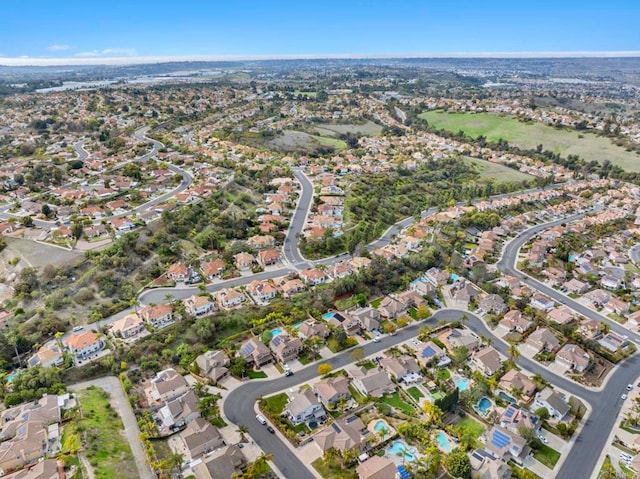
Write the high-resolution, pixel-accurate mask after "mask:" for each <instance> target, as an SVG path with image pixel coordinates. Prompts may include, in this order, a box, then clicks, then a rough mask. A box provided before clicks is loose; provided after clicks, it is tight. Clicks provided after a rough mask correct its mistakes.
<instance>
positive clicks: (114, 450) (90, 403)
mask: <svg viewBox="0 0 640 479" xmlns="http://www.w3.org/2000/svg"><path fill="white" fill-rule="evenodd" d="M78 395H79V399H80V406H81V408H82V417H78V418H76V420H74V421H73V422H72V423H69V424H68V425H67V426H65V429H67V428H70V431H69V432H67V431H65V436H66V437H68V438H73V437H75V438H77V439H76V440H77V441H79V438H80V435H81V434H84V435H86V446H85V454H86V456H87V459H89V462H90V463H91V465H92V466H93V469H94V473H95V477H96V479H116V478H117V479H129V478H130V479H135V478H137V477H138V470H137V468H136V465H135V462H134V459H133V454H132V452H131V448H130V447H129V443H128V442H127V440H126V439H125V438H124V437H123V435H122V433H123V430H124V426H123V424H122V419H120V416H119V415H118V413H117V412H116V411H115V410H114V409H112V408H111V404H109V395H108V394H107V393H106V392H104V391H103V390H102V389H98V388H88V389H85V390H84V391H82V392H80V393H79V394H78ZM78 445H79V444H78Z"/></svg>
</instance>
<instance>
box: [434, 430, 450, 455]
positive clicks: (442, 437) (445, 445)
mask: <svg viewBox="0 0 640 479" xmlns="http://www.w3.org/2000/svg"><path fill="white" fill-rule="evenodd" d="M436 441H438V447H440V449H441V450H442V451H443V452H447V453H449V452H451V451H452V450H453V444H451V441H450V440H449V438H448V437H447V435H446V434H445V433H444V432H442V431H438V434H436Z"/></svg>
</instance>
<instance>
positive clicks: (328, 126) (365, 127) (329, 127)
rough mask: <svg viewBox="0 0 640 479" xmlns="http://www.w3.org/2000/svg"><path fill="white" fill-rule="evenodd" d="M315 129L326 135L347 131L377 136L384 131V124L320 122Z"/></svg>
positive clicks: (340, 133) (369, 122) (342, 133)
mask: <svg viewBox="0 0 640 479" xmlns="http://www.w3.org/2000/svg"><path fill="white" fill-rule="evenodd" d="M315 131H317V132H318V134H320V135H324V136H339V135H344V134H345V133H354V134H359V135H365V136H375V135H379V134H380V133H382V126H380V125H378V124H377V123H374V122H372V121H367V122H365V123H362V124H357V123H342V124H341V123H319V124H317V125H316V126H315Z"/></svg>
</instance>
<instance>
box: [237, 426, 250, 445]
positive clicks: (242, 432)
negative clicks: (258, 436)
mask: <svg viewBox="0 0 640 479" xmlns="http://www.w3.org/2000/svg"><path fill="white" fill-rule="evenodd" d="M236 432H237V433H238V434H240V442H247V437H246V436H245V434H247V433H248V432H249V428H248V427H247V426H245V425H244V424H238V429H236Z"/></svg>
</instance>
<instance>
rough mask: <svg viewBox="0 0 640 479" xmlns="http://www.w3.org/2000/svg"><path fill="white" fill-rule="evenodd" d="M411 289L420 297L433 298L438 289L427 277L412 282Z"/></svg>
mask: <svg viewBox="0 0 640 479" xmlns="http://www.w3.org/2000/svg"><path fill="white" fill-rule="evenodd" d="M409 288H410V289H411V290H412V291H415V292H416V293H418V294H419V295H420V296H429V297H433V296H435V294H436V287H435V286H434V285H433V283H431V282H430V281H429V280H427V279H426V278H425V277H420V278H417V279H414V280H413V281H411V283H410V284H409Z"/></svg>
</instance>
